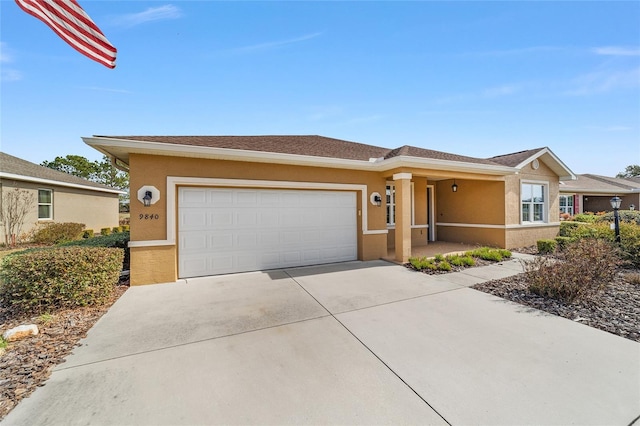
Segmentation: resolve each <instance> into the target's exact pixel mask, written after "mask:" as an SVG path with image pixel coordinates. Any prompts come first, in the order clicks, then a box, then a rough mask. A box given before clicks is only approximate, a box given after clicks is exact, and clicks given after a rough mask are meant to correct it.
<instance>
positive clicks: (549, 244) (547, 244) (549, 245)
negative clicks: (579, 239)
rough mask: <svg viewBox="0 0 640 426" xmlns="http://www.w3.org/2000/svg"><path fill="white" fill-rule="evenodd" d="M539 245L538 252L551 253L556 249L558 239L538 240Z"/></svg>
mask: <svg viewBox="0 0 640 426" xmlns="http://www.w3.org/2000/svg"><path fill="white" fill-rule="evenodd" d="M536 244H537V246H538V253H540V254H550V253H553V252H555V251H556V246H557V245H558V244H557V243H556V240H538V241H537V242H536Z"/></svg>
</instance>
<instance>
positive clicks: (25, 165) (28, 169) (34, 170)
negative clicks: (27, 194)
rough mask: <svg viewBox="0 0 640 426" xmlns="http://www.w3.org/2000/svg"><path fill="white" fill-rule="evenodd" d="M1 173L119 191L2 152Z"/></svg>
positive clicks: (0, 157) (0, 159)
mask: <svg viewBox="0 0 640 426" xmlns="http://www.w3.org/2000/svg"><path fill="white" fill-rule="evenodd" d="M0 172H2V173H9V174H12V175H19V176H24V177H30V178H36V179H46V180H52V181H57V182H61V183H66V184H72V185H81V186H87V187H92V188H96V189H102V190H110V191H117V190H116V189H115V188H111V187H108V186H105V185H101V184H99V183H95V182H91V181H88V180H86V179H82V178H79V177H77V176H73V175H70V174H68V173H64V172H59V171H57V170H53V169H50V168H48V167H44V166H40V165H38V164H34V163H30V162H29V161H26V160H23V159H21V158H18V157H14V156H13V155H9V154H5V153H4V152H0Z"/></svg>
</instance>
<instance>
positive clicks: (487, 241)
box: [384, 170, 506, 263]
mask: <svg viewBox="0 0 640 426" xmlns="http://www.w3.org/2000/svg"><path fill="white" fill-rule="evenodd" d="M386 216H387V230H388V234H387V255H386V257H384V259H386V260H393V261H395V262H398V263H406V262H407V261H408V260H409V258H410V257H413V256H427V257H431V256H434V255H435V254H438V253H440V254H448V253H453V252H460V251H466V250H470V249H473V248H476V247H478V246H480V245H495V246H501V245H502V241H499V240H500V238H499V237H498V238H496V236H494V235H485V234H486V231H487V229H484V228H485V227H487V226H488V227H496V226H497V227H496V228H493V229H490V231H489V232H490V233H491V234H493V233H499V232H500V230H499V229H498V227H499V226H500V225H502V226H503V225H504V223H505V216H506V215H505V181H504V178H503V177H502V176H488V175H481V174H473V173H464V172H457V173H456V172H455V171H454V172H440V171H435V170H429V171H424V170H421V171H418V172H416V171H414V170H412V171H411V172H409V171H401V172H398V173H393V174H391V175H390V176H389V177H387V184H386ZM502 232H503V230H502Z"/></svg>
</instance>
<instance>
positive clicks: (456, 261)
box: [447, 256, 465, 266]
mask: <svg viewBox="0 0 640 426" xmlns="http://www.w3.org/2000/svg"><path fill="white" fill-rule="evenodd" d="M463 259H464V258H463V257H462V256H447V262H449V263H450V264H451V266H465V263H464V260H463Z"/></svg>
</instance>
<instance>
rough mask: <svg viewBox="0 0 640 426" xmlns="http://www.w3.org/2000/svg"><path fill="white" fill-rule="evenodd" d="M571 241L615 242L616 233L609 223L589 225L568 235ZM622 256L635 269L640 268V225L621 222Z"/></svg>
mask: <svg viewBox="0 0 640 426" xmlns="http://www.w3.org/2000/svg"><path fill="white" fill-rule="evenodd" d="M566 236H567V237H569V238H570V239H571V241H578V240H581V239H585V238H595V239H601V240H605V241H609V242H614V241H615V231H614V230H613V229H611V226H610V223H608V222H596V223H588V224H584V225H583V226H579V227H577V228H575V229H573V230H572V231H571V232H570V233H568V235H566ZM619 247H620V256H621V257H622V259H623V260H625V261H627V262H629V264H630V265H631V266H633V267H636V268H639V267H640V225H636V224H635V223H633V222H620V246H619Z"/></svg>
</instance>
